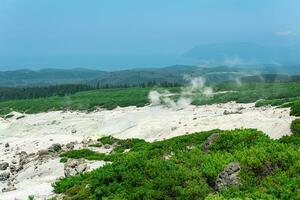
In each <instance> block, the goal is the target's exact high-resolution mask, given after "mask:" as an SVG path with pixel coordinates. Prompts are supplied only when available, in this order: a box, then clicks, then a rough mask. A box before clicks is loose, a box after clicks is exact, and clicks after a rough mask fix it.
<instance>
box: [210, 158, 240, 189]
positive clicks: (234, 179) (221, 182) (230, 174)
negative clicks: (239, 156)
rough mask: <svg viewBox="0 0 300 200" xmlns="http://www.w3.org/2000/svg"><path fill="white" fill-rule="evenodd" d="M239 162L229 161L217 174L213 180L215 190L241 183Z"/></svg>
mask: <svg viewBox="0 0 300 200" xmlns="http://www.w3.org/2000/svg"><path fill="white" fill-rule="evenodd" d="M240 169H241V167H240V164H239V163H229V164H228V165H227V166H226V167H225V169H224V170H223V171H222V172H221V173H220V174H219V175H218V177H217V179H216V182H215V189H216V190H217V191H220V190H222V189H223V188H226V187H231V186H238V185H240V184H241V181H240V177H239V172H240Z"/></svg>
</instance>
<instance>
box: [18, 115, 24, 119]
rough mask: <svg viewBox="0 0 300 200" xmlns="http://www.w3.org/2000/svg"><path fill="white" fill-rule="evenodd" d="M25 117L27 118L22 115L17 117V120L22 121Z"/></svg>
mask: <svg viewBox="0 0 300 200" xmlns="http://www.w3.org/2000/svg"><path fill="white" fill-rule="evenodd" d="M24 117H25V115H21V116H19V117H17V118H16V120H19V119H22V118H24Z"/></svg>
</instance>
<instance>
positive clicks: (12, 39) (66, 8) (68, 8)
mask: <svg viewBox="0 0 300 200" xmlns="http://www.w3.org/2000/svg"><path fill="white" fill-rule="evenodd" d="M299 10H300V1H299V0H249V1H242V0H186V1H182V0H151V1H143V0H126V1H125V0H124V1H122V0H1V1H0V69H1V70H6V69H17V68H45V67H56V68H59V67H61V68H62V67H63V68H70V67H88V68H97V69H103V70H114V69H123V68H131V67H154V66H164V65H170V64H176V63H179V62H184V61H182V60H181V59H179V58H180V55H182V54H183V53H185V52H187V51H188V50H189V49H191V48H193V47H194V46H196V45H198V44H207V43H215V42H253V43H258V44H263V45H276V44H290V43H294V42H299V41H300V40H299V38H300V21H299V19H300V12H299Z"/></svg>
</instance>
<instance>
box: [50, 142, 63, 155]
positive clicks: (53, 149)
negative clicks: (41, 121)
mask: <svg viewBox="0 0 300 200" xmlns="http://www.w3.org/2000/svg"><path fill="white" fill-rule="evenodd" d="M48 151H49V152H51V153H56V152H59V151H61V145H60V144H52V146H51V147H49V148H48Z"/></svg>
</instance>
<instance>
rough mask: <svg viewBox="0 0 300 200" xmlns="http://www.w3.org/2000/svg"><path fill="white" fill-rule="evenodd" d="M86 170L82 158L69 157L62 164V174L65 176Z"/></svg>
mask: <svg viewBox="0 0 300 200" xmlns="http://www.w3.org/2000/svg"><path fill="white" fill-rule="evenodd" d="M86 170H87V164H86V163H85V162H84V160H83V159H79V160H76V159H69V160H68V162H66V163H65V166H64V174H65V176H66V177H69V176H75V175H78V174H80V173H83V172H85V171H86Z"/></svg>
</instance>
